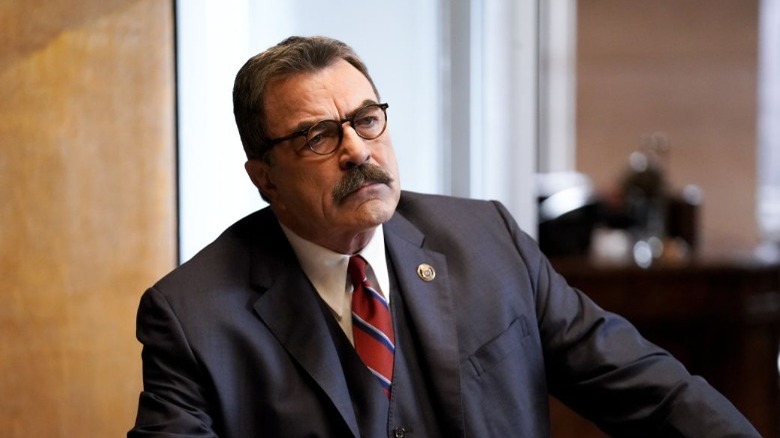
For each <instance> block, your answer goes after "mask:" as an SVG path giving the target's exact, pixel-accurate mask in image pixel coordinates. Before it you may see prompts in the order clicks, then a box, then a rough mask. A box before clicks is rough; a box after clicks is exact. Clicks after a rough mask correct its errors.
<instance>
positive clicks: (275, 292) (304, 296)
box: [252, 220, 359, 436]
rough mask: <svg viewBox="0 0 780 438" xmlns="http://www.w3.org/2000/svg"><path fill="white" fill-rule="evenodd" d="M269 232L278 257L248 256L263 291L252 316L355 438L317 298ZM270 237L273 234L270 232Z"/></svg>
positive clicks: (281, 241) (280, 238) (286, 249)
mask: <svg viewBox="0 0 780 438" xmlns="http://www.w3.org/2000/svg"><path fill="white" fill-rule="evenodd" d="M270 226H273V227H274V228H275V229H276V233H275V238H272V239H269V241H267V242H265V244H266V245H270V246H278V248H277V250H276V251H271V252H270V253H271V254H275V255H276V256H275V257H274V258H269V257H265V256H263V255H262V254H253V256H252V257H253V263H252V266H253V272H252V277H253V279H252V281H253V282H254V284H255V285H257V286H258V287H259V288H261V289H265V292H264V293H263V294H262V296H261V297H260V298H259V299H258V300H257V301H256V302H255V304H254V309H255V312H257V314H258V315H259V316H260V318H261V319H262V320H263V322H264V323H265V324H266V326H267V327H268V328H269V330H270V331H271V332H272V333H273V334H274V336H275V337H276V338H277V339H278V340H279V342H280V343H281V344H282V345H283V346H284V348H285V349H286V350H287V352H288V353H289V354H290V356H292V357H293V359H294V360H295V361H297V362H298V364H300V366H301V368H302V369H303V370H304V371H305V372H307V373H308V374H309V375H310V376H311V378H312V379H313V380H314V381H315V382H316V383H317V384H318V385H319V386H320V387H321V388H322V390H323V391H324V392H325V393H326V394H327V395H328V397H329V398H330V400H331V401H332V402H333V404H334V405H335V407H336V409H337V410H338V411H339V413H341V416H342V417H343V418H344V421H345V422H346V423H347V425H348V426H349V428H350V430H352V433H353V434H354V435H355V436H359V429H358V423H357V419H356V417H355V412H354V410H353V408H352V402H351V399H350V395H349V389H348V386H347V382H346V380H345V377H344V373H343V371H342V366H341V362H340V361H339V357H338V353H337V350H336V347H335V344H334V341H333V339H332V336H331V333H330V330H329V328H328V323H327V321H326V320H325V316H326V315H325V314H324V313H323V311H322V308H321V306H320V303H319V301H318V297H317V292H316V290H314V287H313V286H312V285H311V283H309V281H308V279H307V278H306V275H305V274H304V273H303V271H302V270H301V268H300V266H299V265H298V262H297V259H296V258H295V255H294V253H293V252H292V249H291V248H290V247H289V244H288V243H287V240H286V239H285V238H284V236H283V233H282V231H281V229H280V228H279V226H278V223H276V222H275V220H274V224H271V225H270ZM261 229H262V228H261ZM266 229H267V228H266ZM269 234H274V233H273V232H271V231H270V230H269Z"/></svg>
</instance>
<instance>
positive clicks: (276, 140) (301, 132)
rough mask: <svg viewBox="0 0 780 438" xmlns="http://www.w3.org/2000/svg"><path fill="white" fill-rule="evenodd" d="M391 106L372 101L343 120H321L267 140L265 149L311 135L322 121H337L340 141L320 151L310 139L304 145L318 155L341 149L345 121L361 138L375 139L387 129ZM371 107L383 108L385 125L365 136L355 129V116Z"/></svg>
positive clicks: (268, 149)
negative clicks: (330, 147)
mask: <svg viewBox="0 0 780 438" xmlns="http://www.w3.org/2000/svg"><path fill="white" fill-rule="evenodd" d="M389 106H390V105H389V104H387V103H371V104H368V105H364V106H362V107H360V108H358V109H357V110H356V111H355V112H354V113H352V115H351V116H348V117H344V118H343V119H341V120H339V119H330V120H319V121H317V122H316V123H314V124H313V125H311V126H309V127H308V128H305V129H301V130H299V131H295V132H293V133H292V134H290V135H285V136H284V137H279V138H274V139H269V140H266V141H265V149H266V150H267V151H270V150H271V148H272V147H274V146H276V145H277V144H279V143H281V142H283V141H287V140H292V139H293V138H297V137H306V136H308V135H309V131H310V130H311V129H312V128H314V127H316V126H317V125H319V124H320V123H323V122H336V123H337V124H338V127H339V141H338V143H336V147H335V148H333V150H331V151H328V152H318V151H316V150H314V148H312V147H311V145H309V142H308V141H307V142H306V143H305V144H304V145H303V146H306V147H308V148H309V150H311V151H312V152H314V153H315V154H317V155H330V154H332V153H333V152H336V151H337V150H338V149H339V145H341V140H342V139H343V138H344V123H347V122H349V126H351V127H352V129H353V130H354V131H355V133H356V134H357V135H358V137H360V138H362V139H364V140H373V139H375V138H379V137H380V136H381V135H382V134H384V133H385V131H386V130H387V108H388V107H389ZM371 107H378V108H379V109H381V110H382V113H383V114H384V116H385V125H384V126H383V127H382V130H381V131H379V134H377V135H375V136H373V137H365V136H363V135H361V134H360V131H358V130H357V129H355V116H357V115H358V114H360V113H361V112H363V111H364V110H365V109H366V108H371ZM303 146H301V148H303Z"/></svg>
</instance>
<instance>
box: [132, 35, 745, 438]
mask: <svg viewBox="0 0 780 438" xmlns="http://www.w3.org/2000/svg"><path fill="white" fill-rule="evenodd" d="M233 98H234V112H235V116H236V122H237V125H238V129H239V132H240V134H241V140H242V143H243V145H244V149H245V151H246V154H247V157H248V161H247V163H246V171H247V173H248V174H249V177H250V178H251V180H252V182H253V183H254V184H255V186H256V187H257V188H258V190H259V191H260V194H261V195H262V196H263V198H264V199H266V200H267V201H268V202H269V204H270V207H269V208H266V209H263V210H260V211H258V212H256V213H254V214H252V215H250V216H248V217H246V218H244V219H242V220H241V221H239V222H237V223H236V224H234V225H233V226H231V227H230V228H229V229H228V230H226V231H225V232H224V233H223V234H222V235H221V236H220V237H219V238H218V239H217V240H216V241H215V242H213V243H212V244H210V245H209V246H207V247H206V248H205V249H204V250H203V251H201V252H200V253H199V254H197V255H196V256H195V257H193V258H192V260H190V261H189V262H187V263H185V264H183V265H182V266H181V267H179V268H178V269H176V270H174V271H173V272H172V273H170V274H169V275H168V276H166V277H165V278H163V279H162V280H161V281H160V282H158V283H157V284H156V285H154V286H153V287H152V288H150V289H149V290H148V291H147V292H146V293H145V294H144V296H143V298H142V299H141V304H140V308H139V313H138V338H139V340H140V341H141V342H142V343H143V345H144V349H143V370H144V391H143V392H142V394H141V397H140V402H139V409H138V418H137V420H136V425H135V428H134V429H133V430H132V431H130V432H129V434H128V436H130V437H144V436H158V437H172V436H193V437H194V436H197V437H215V436H220V437H225V438H235V437H263V436H267V437H288V436H289V437H304V436H306V437H310V436H312V437H313V436H323V437H351V436H354V437H358V436H360V437H388V436H394V437H403V436H407V435H408V436H411V437H425V438H432V437H463V436H471V437H509V436H517V437H541V436H546V435H549V412H548V394H552V395H554V396H556V397H558V398H559V399H561V400H562V401H563V402H565V403H566V404H568V405H569V406H571V407H572V408H573V409H575V410H576V411H578V412H580V413H581V414H583V415H584V416H586V417H588V418H590V419H592V420H593V421H594V422H596V423H597V424H598V425H599V426H600V427H601V428H602V429H604V430H605V431H607V432H608V433H610V434H614V435H623V436H663V437H668V436H706V437H717V436H758V433H757V432H756V431H755V430H754V429H753V427H752V426H751V425H750V424H749V423H748V422H747V421H746V420H745V419H744V418H743V417H742V415H740V413H739V412H737V410H736V409H735V408H734V407H733V406H732V405H731V404H730V403H729V402H728V401H727V400H726V399H725V398H723V397H722V396H721V395H720V394H718V393H717V392H716V391H715V390H714V389H713V388H711V387H710V386H709V385H708V384H707V383H705V382H704V381H703V380H702V379H701V378H698V377H693V376H691V375H690V374H689V373H688V372H687V371H686V370H685V369H684V368H683V366H682V365H681V364H680V363H679V362H677V361H676V360H675V359H673V358H672V357H670V356H669V355H668V354H667V353H666V352H664V351H662V350H660V349H659V348H657V347H655V346H654V345H652V344H650V343H648V342H647V341H645V340H644V339H643V338H642V337H641V336H640V335H639V334H638V333H637V332H636V330H635V329H634V328H633V327H632V326H631V325H630V324H629V323H628V322H626V321H625V320H624V319H622V318H620V317H618V316H616V315H614V314H610V313H608V312H605V311H603V310H602V309H600V308H599V307H598V306H596V305H595V304H594V303H593V302H591V301H590V300H589V299H588V298H587V297H586V296H585V295H583V294H582V293H580V292H579V291H577V290H574V289H572V288H570V287H569V286H568V285H567V284H566V282H565V281H564V279H563V278H562V277H561V276H559V275H558V274H556V273H555V272H554V271H553V269H552V268H551V267H550V265H549V263H548V262H547V260H546V259H545V257H544V256H543V255H542V254H541V253H540V251H539V249H538V247H537V245H536V244H535V243H534V242H533V241H532V239H530V238H529V237H528V236H527V235H525V234H524V233H523V232H522V231H520V230H519V229H518V227H517V225H516V224H515V222H514V221H513V220H512V218H511V217H510V216H509V214H508V213H507V211H506V210H505V209H504V207H503V206H501V205H500V204H499V203H496V202H486V201H475V200H462V199H453V198H447V197H442V196H431V195H421V194H414V193H407V192H401V190H400V187H399V177H398V168H397V164H396V160H395V156H394V152H393V146H392V142H391V139H390V133H389V130H388V129H387V118H386V115H387V111H388V105H387V104H384V103H383V102H382V101H381V100H380V98H379V95H378V93H377V90H376V88H375V86H374V84H373V82H372V80H371V77H370V76H369V74H368V71H367V70H366V67H365V66H364V65H363V63H362V62H361V61H360V59H359V58H358V57H357V56H356V55H355V53H354V52H353V51H352V50H351V49H350V48H349V47H347V46H346V45H344V44H343V43H341V42H338V41H335V40H332V39H328V38H319V37H318V38H299V37H293V38H289V39H287V40H285V41H283V42H282V43H280V44H279V45H277V46H275V47H273V48H271V49H269V50H267V51H265V52H263V53H261V54H259V55H257V56H255V57H254V58H252V59H250V60H249V61H248V62H247V63H246V64H245V65H244V67H243V68H242V69H241V70H240V71H239V73H238V75H237V77H236V82H235V88H234V91H233ZM356 255H359V256H360V257H354V256H356ZM366 262H367V265H366ZM366 277H367V279H366ZM368 310H370V311H368ZM353 312H354V316H352V315H353ZM367 333H371V335H368V334H367Z"/></svg>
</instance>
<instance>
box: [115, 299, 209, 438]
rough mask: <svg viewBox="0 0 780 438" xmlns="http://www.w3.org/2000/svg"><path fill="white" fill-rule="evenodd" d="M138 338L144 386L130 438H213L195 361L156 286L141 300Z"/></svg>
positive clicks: (203, 391) (174, 318)
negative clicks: (140, 347)
mask: <svg viewBox="0 0 780 438" xmlns="http://www.w3.org/2000/svg"><path fill="white" fill-rule="evenodd" d="M137 337H138V340H139V341H140V342H141V344H143V353H142V359H143V381H144V389H143V392H141V395H140V398H139V403H138V415H137V418H136V423H135V427H134V428H133V429H132V430H130V431H129V432H128V434H127V436H128V438H141V437H184V436H186V437H216V436H217V435H216V433H215V432H214V431H213V430H212V423H213V420H212V418H211V417H210V416H209V414H208V406H207V403H206V400H207V399H208V398H207V397H206V392H207V391H208V388H204V386H203V384H202V382H203V381H204V379H203V376H202V375H201V372H200V370H199V367H198V361H197V359H196V357H195V355H194V353H193V351H192V350H191V349H190V348H189V346H188V342H187V339H186V336H185V333H184V331H183V330H182V328H181V325H180V324H179V321H178V320H177V318H176V315H175V314H174V312H173V310H172V309H171V307H170V305H169V303H168V302H167V301H166V300H165V298H164V296H163V295H162V294H161V293H160V292H159V291H157V290H156V289H154V288H151V289H149V290H147V291H146V293H145V294H144V295H143V297H142V298H141V303H140V306H139V309H138V318H137Z"/></svg>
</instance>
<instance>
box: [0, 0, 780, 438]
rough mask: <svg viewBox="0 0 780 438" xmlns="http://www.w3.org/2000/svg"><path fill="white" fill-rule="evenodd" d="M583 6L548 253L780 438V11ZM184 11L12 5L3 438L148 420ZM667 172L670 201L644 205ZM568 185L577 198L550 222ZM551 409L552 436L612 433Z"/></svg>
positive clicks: (174, 231)
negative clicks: (144, 371) (140, 410)
mask: <svg viewBox="0 0 780 438" xmlns="http://www.w3.org/2000/svg"><path fill="white" fill-rule="evenodd" d="M472 3H480V2H478V1H476V0H475V1H473V2H472ZM574 3H575V4H576V8H575V11H576V31H575V32H574V36H575V38H576V44H574V46H573V47H574V48H575V49H576V52H575V53H576V57H575V58H574V59H575V62H574V63H573V64H572V65H571V74H572V77H573V79H574V82H573V84H574V88H573V90H574V95H573V97H574V99H572V104H573V108H572V109H573V117H574V119H573V121H574V123H573V127H574V128H573V131H572V135H573V143H574V144H575V145H576V148H575V151H574V152H573V153H572V154H570V156H569V159H570V160H571V162H570V163H568V164H566V165H564V166H562V168H560V169H558V168H554V167H555V166H551V165H547V164H540V163H536V164H537V168H538V167H544V169H537V170H539V171H540V172H539V175H535V177H538V180H537V181H541V180H545V181H548V182H549V181H550V180H552V183H549V185H548V186H546V187H552V188H551V189H548V190H547V191H545V192H544V193H541V192H540V191H539V190H538V187H536V186H535V187H525V188H523V190H525V191H526V192H527V193H528V196H532V197H533V199H534V202H535V203H537V204H536V205H537V207H538V208H539V211H538V213H539V216H538V218H536V219H538V223H536V222H532V223H533V227H534V229H532V230H529V231H530V232H531V233H532V234H534V235H536V236H537V237H538V238H539V239H545V238H546V237H545V236H548V234H545V233H547V232H549V231H550V230H552V233H551V234H552V235H554V236H557V237H560V236H567V239H569V240H564V241H560V240H553V241H550V240H549V239H548V240H547V241H546V242H544V243H545V245H544V246H545V247H546V249H547V250H549V255H550V257H551V260H552V261H553V264H554V265H555V266H556V267H558V268H559V269H560V270H561V272H563V273H564V274H565V275H567V277H569V278H570V282H571V283H572V284H573V285H575V286H577V287H580V288H582V289H583V290H584V291H585V292H586V293H588V294H589V295H591V296H592V297H593V298H594V299H595V300H596V301H597V302H599V304H601V305H602V306H603V307H605V308H607V309H610V310H615V311H618V312H620V313H624V314H625V315H626V316H627V317H629V319H631V320H632V321H634V322H635V323H636V324H637V326H639V327H640V329H641V330H643V333H645V334H646V336H647V337H648V338H649V339H650V340H651V341H653V342H656V343H658V344H659V345H661V346H663V347H665V348H668V349H669V350H670V351H672V352H673V353H674V354H675V355H677V356H678V357H680V359H681V360H682V361H683V362H684V363H685V364H686V366H688V367H689V368H690V369H691V370H692V371H693V372H696V373H699V374H701V375H703V376H704V377H705V378H707V379H708V380H709V381H711V383H713V385H714V386H716V388H718V389H719V390H721V391H722V392H723V393H724V394H725V395H726V396H727V397H728V398H729V399H730V400H731V401H732V402H733V403H734V404H735V405H737V407H738V408H740V409H741V410H742V411H743V412H744V413H745V414H746V416H748V418H749V419H750V420H751V421H752V422H753V423H754V424H755V425H756V427H757V428H758V429H759V431H760V432H761V433H762V434H763V435H764V436H767V437H780V415H778V412H780V381H779V380H778V366H780V361H779V360H778V342H779V341H780V257H778V251H780V249H778V248H780V239H779V238H778V237H777V236H778V234H777V233H780V231H778V230H777V229H775V228H772V224H773V223H777V222H780V213H778V212H777V211H776V210H771V209H764V210H762V209H761V205H760V202H759V200H760V199H762V198H761V196H760V195H761V193H759V192H760V190H761V189H760V187H761V181H762V180H763V179H764V178H768V179H772V178H773V175H774V172H777V174H778V175H780V168H772V167H770V168H769V169H766V163H767V162H769V160H770V158H768V157H769V155H762V154H768V153H767V152H765V151H764V150H763V149H761V147H760V145H762V144H763V143H762V142H763V141H764V140H763V138H762V136H761V135H760V133H761V132H763V131H761V127H762V126H764V125H762V123H761V120H760V119H761V117H762V114H763V113H762V112H761V111H762V108H765V107H764V106H762V105H761V103H762V98H763V97H762V94H761V93H762V88H761V80H762V76H761V71H760V70H761V69H760V68H759V67H760V62H761V56H760V44H759V41H760V35H761V32H760V30H761V23H762V19H761V18H762V15H761V12H762V11H763V10H764V8H766V7H767V5H774V8H775V9H777V7H778V6H777V4H778V3H780V2H778V1H776V0H740V1H734V0H707V1H703V0H682V1H680V0H633V1H631V2H623V1H620V0H578V1H577V0H575V1H574ZM175 23H176V20H175V8H174V2H173V1H172V0H169V1H160V0H88V1H84V0H59V1H57V2H44V1H28V2H15V1H13V0H4V1H2V2H0V79H1V80H0V200H1V201H2V202H0V282H1V283H0V284H2V286H0V297H2V301H3V305H2V306H0V323H1V324H2V326H0V371H1V373H0V374H1V375H2V377H0V430H3V436H8V437H11V438H16V437H29V436H49V437H70V436H119V435H123V434H124V433H125V432H126V430H127V429H129V428H130V427H131V425H132V422H133V420H134V416H135V409H136V403H137V397H138V393H139V391H140V390H141V374H140V366H141V363H140V350H141V347H140V345H139V344H138V343H137V342H136V341H135V333H134V331H135V311H136V309H137V304H138V299H139V297H140V294H141V293H142V292H143V291H144V289H145V288H147V287H148V286H150V285H151V284H152V283H153V282H154V281H155V280H157V279H158V278H159V277H161V276H162V275H164V274H165V273H166V272H168V271H169V270H171V269H173V268H174V267H175V266H176V265H177V264H178V263H179V262H180V260H179V255H180V254H179V252H180V247H179V245H180V243H179V232H180V229H179V221H180V219H181V218H180V211H179V208H178V204H177V202H178V190H179V189H180V187H179V181H178V180H177V160H178V159H177V147H178V144H177V141H178V140H177V139H178V134H177V129H178V128H179V126H178V125H177V92H176V86H177V83H176V45H175V38H176V28H175ZM777 27H780V26H777ZM775 47H780V42H775ZM775 83H777V82H775ZM226 90H229V86H228V87H226ZM773 114H774V116H775V117H780V116H778V112H774V113H773ZM763 123H766V122H765V121H764V122H763ZM773 123H774V124H776V125H780V120H775V121H774V122H773ZM770 124H771V120H770ZM775 141H776V140H775ZM228 146H233V147H238V146H237V145H228ZM225 147H227V146H225ZM540 156H541V155H540ZM643 159H644V165H642V160H643ZM637 163H638V164H637ZM774 163H778V161H777V160H776V159H775V161H774ZM656 165H657V166H658V167H654V166H656ZM648 169H649V170H648ZM542 170H544V172H541V171H542ZM237 172H242V170H241V169H237ZM648 175H649V176H650V177H652V178H655V179H652V178H651V182H650V184H655V186H654V187H656V188H659V187H660V188H661V189H662V190H661V193H662V194H663V196H662V197H661V199H662V202H661V204H660V205H661V207H658V205H659V204H654V203H653V202H654V200H656V198H653V199H652V200H648V199H649V198H648V197H642V196H641V195H640V196H639V198H636V197H631V196H630V195H631V194H632V193H633V194H636V193H637V192H636V190H634V189H636V188H637V187H638V186H640V187H646V186H642V184H646V183H647V178H646V177H648ZM643 178H644V179H643ZM247 183H248V180H247ZM778 185H780V184H778ZM540 186H541V184H540ZM571 188H574V189H576V190H574V192H575V193H579V196H580V203H579V204H568V205H565V206H564V207H563V210H557V213H555V214H551V215H550V216H542V214H543V213H544V212H547V211H548V210H546V209H545V208H546V207H545V206H549V205H550V204H551V203H549V202H548V203H547V204H544V202H545V201H547V200H549V199H551V197H552V195H555V194H557V193H558V192H560V191H564V190H565V189H571ZM444 189H445V190H444V191H447V190H446V189H447V187H444ZM518 190H519V189H518ZM642 193H644V194H646V193H647V192H642ZM637 199H638V200H637ZM637 202H638V203H639V204H637ZM632 203H633V204H632ZM259 205H260V201H259V199H258V206H259ZM637 205H639V206H640V207H641V208H637ZM632 206H633V207H632ZM632 208H633V209H632ZM648 211H650V212H651V213H647V212H648ZM637 212H640V213H637ZM652 212H655V213H652ZM567 213H568V215H567ZM653 214H655V215H656V219H658V218H659V217H660V218H661V219H660V222H658V221H656V222H655V223H656V224H660V225H659V226H658V227H655V228H653V227H651V226H648V225H647V224H648V223H649V222H652V221H650V220H649V219H648V217H649V216H648V215H650V216H652V215H653ZM637 215H638V216H637ZM767 224H769V225H767ZM537 226H538V228H537ZM653 239H656V240H653ZM658 242H660V243H661V245H660V249H659V245H658ZM637 243H640V244H646V245H645V246H642V245H640V247H637V246H636V245H637ZM637 248H639V249H638V250H637ZM637 251H638V252H637ZM551 413H552V420H551V421H552V430H553V435H554V436H560V437H565V436H572V435H573V434H575V433H576V434H577V435H578V436H586V437H590V436H593V437H600V436H606V435H604V434H603V433H601V432H600V431H599V430H597V429H596V428H595V427H593V426H591V425H590V424H588V423H587V422H586V421H584V420H582V419H581V418H579V417H578V416H577V415H576V414H574V413H572V412H570V411H568V410H567V409H566V408H565V407H563V406H561V405H560V404H558V403H557V402H556V401H555V400H551Z"/></svg>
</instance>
